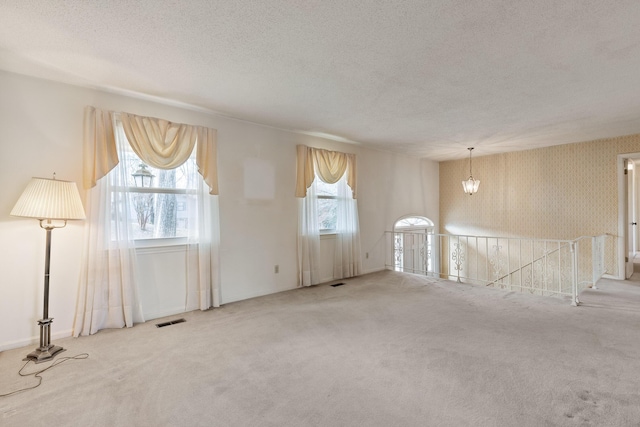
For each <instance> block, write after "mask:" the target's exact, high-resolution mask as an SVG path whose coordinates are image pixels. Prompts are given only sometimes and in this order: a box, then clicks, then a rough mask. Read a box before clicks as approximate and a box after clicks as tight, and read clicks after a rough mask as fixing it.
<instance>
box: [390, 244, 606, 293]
mask: <svg viewBox="0 0 640 427" xmlns="http://www.w3.org/2000/svg"><path fill="white" fill-rule="evenodd" d="M386 235H387V242H388V243H387V247H388V248H390V249H389V252H388V253H389V255H388V258H387V262H386V267H387V268H389V269H393V270H396V271H404V272H409V273H416V274H426V275H430V276H434V277H440V278H445V279H451V280H457V281H458V282H465V283H472V284H483V285H485V286H492V287H495V288H500V289H506V290H510V291H520V292H530V293H532V294H536V295H565V296H569V297H571V302H572V304H573V305H578V304H579V299H578V295H579V293H580V292H582V291H583V290H584V289H586V288H587V287H595V286H596V282H597V281H598V280H599V279H600V278H601V277H602V276H603V275H604V274H605V273H606V262H605V260H606V257H605V253H606V251H607V250H608V249H610V248H611V247H612V246H613V237H612V236H609V235H600V236H595V237H591V236H586V237H580V238H577V239H574V240H551V239H547V240H543V239H525V238H513V237H490V236H470V235H450V234H432V233H425V232H411V231H395V232H387V233H386Z"/></svg>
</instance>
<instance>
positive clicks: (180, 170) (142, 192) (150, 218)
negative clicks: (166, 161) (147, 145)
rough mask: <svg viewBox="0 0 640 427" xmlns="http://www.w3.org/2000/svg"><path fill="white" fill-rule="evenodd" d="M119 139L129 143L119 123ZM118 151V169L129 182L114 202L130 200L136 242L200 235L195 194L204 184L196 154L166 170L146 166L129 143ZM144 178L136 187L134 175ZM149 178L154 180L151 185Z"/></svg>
mask: <svg viewBox="0 0 640 427" xmlns="http://www.w3.org/2000/svg"><path fill="white" fill-rule="evenodd" d="M116 138H124V140H123V141H126V136H125V133H124V130H123V129H122V125H121V124H120V123H117V126H116ZM118 147H119V152H118V157H119V158H120V163H119V164H118V166H117V167H118V168H125V171H124V172H123V174H122V175H123V176H126V179H127V181H126V183H125V185H122V186H118V187H114V188H113V193H112V201H115V198H116V197H122V196H126V197H128V202H129V203H128V206H129V212H128V213H127V220H128V222H129V224H130V225H131V232H132V234H133V238H134V239H135V240H144V239H180V238H185V237H187V236H189V237H190V238H193V237H194V235H193V233H194V232H197V227H194V225H195V221H196V215H197V201H196V193H197V191H198V181H199V180H202V178H201V177H200V175H199V174H198V167H197V165H196V159H195V153H196V150H195V149H194V150H193V154H192V155H191V156H190V157H189V159H188V160H187V161H186V162H184V163H183V164H182V165H180V166H179V167H177V168H175V169H167V170H163V169H156V168H154V167H151V166H148V165H146V164H144V162H143V161H142V160H141V159H140V158H139V157H138V156H137V155H136V153H135V152H134V151H133V149H132V148H131V146H130V145H129V144H128V142H126V143H124V144H118ZM122 147H124V148H122ZM141 174H146V176H147V179H145V182H144V184H142V185H141V183H140V182H138V183H136V179H135V175H141ZM148 178H151V180H150V185H149V180H148ZM112 205H113V206H115V204H112ZM114 217H115V216H114ZM114 227H115V224H114ZM112 234H113V233H112ZM189 234H191V235H189ZM113 238H115V236H113Z"/></svg>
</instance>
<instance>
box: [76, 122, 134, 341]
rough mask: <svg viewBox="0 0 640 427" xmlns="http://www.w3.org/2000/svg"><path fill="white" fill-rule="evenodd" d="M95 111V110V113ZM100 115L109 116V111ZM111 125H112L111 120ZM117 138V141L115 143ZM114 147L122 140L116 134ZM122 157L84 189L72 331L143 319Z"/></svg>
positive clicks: (86, 331) (91, 331)
mask: <svg viewBox="0 0 640 427" xmlns="http://www.w3.org/2000/svg"><path fill="white" fill-rule="evenodd" d="M93 114H95V112H93ZM98 115H101V116H102V117H104V116H107V115H108V116H109V117H111V114H109V113H108V112H98ZM112 125H113V124H112ZM116 141H117V142H116ZM113 143H114V144H116V145H119V147H118V151H120V150H122V149H124V145H123V144H126V141H123V139H122V138H115V140H114V141H113ZM131 173H132V171H128V170H127V167H126V162H119V163H118V164H117V166H115V167H113V169H111V171H110V172H109V173H108V174H107V175H106V176H103V177H101V178H100V177H98V178H97V180H96V181H95V186H94V187H93V188H92V189H91V190H90V191H89V192H88V199H87V221H86V222H85V238H84V242H85V245H84V249H83V259H82V267H81V276H80V287H79V290H78V304H77V310H76V317H75V322H74V327H73V335H74V336H76V337H77V336H78V335H89V334H94V333H96V332H98V331H99V330H100V329H104V328H122V327H124V326H127V327H131V326H133V324H134V323H138V322H144V318H143V316H142V308H141V306H140V302H139V299H138V293H137V285H136V252H135V247H134V241H133V232H132V226H131V222H130V221H129V219H128V215H127V214H126V213H127V212H130V206H129V197H128V194H127V193H126V192H124V191H122V189H123V188H125V187H127V186H128V185H129V183H128V179H129V176H130V174H131Z"/></svg>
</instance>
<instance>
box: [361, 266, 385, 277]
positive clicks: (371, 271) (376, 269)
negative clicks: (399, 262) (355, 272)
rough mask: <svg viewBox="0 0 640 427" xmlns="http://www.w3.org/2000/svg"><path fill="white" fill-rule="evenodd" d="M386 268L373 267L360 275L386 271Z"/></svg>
mask: <svg viewBox="0 0 640 427" xmlns="http://www.w3.org/2000/svg"><path fill="white" fill-rule="evenodd" d="M386 269H387V268H386V267H380V268H371V269H369V270H364V271H363V272H362V274H360V276H362V275H363V274H371V273H377V272H379V271H385V270H386Z"/></svg>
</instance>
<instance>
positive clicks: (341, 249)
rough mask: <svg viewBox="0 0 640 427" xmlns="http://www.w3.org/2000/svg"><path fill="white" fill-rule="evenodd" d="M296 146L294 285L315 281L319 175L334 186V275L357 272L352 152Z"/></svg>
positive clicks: (360, 266)
mask: <svg viewBox="0 0 640 427" xmlns="http://www.w3.org/2000/svg"><path fill="white" fill-rule="evenodd" d="M296 150H297V159H296V160H297V177H296V197H298V198H299V201H298V206H299V210H298V285H299V286H310V285H315V284H317V283H319V281H320V277H319V269H320V230H319V222H318V205H317V204H318V197H317V189H316V182H317V180H318V179H322V180H323V181H324V182H327V183H329V184H336V183H337V186H338V194H337V216H336V232H335V236H336V239H335V241H336V247H335V259H334V274H333V276H334V278H335V279H342V278H346V277H352V276H356V275H358V274H360V273H361V269H362V261H361V259H360V226H359V222H358V205H357V202H356V199H355V197H356V158H355V155H354V154H346V153H340V152H336V151H328V150H321V149H317V148H311V147H306V146H304V145H299V146H297V147H296Z"/></svg>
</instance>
